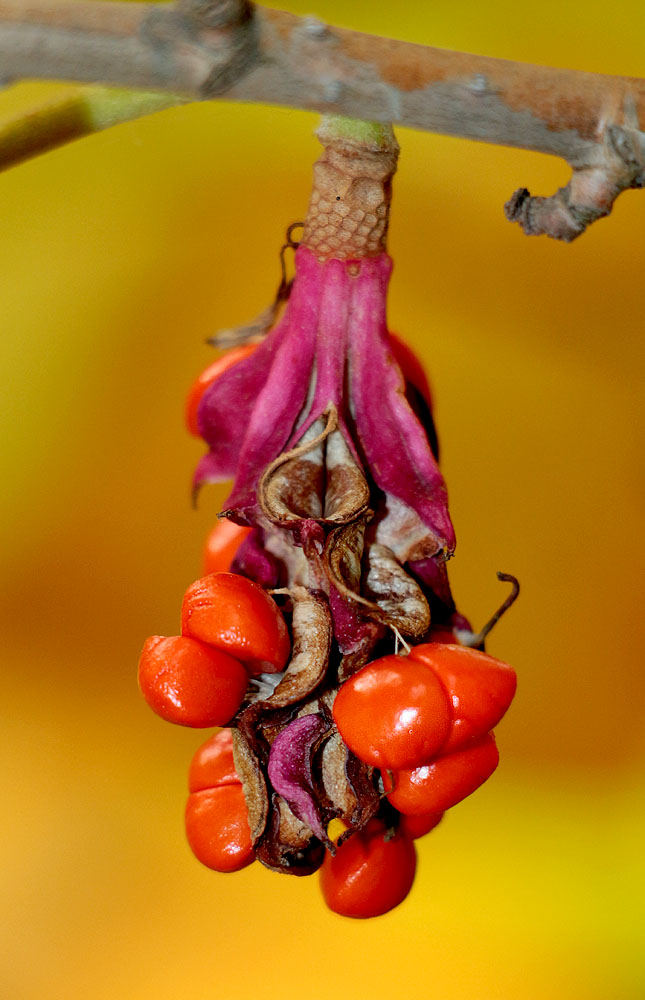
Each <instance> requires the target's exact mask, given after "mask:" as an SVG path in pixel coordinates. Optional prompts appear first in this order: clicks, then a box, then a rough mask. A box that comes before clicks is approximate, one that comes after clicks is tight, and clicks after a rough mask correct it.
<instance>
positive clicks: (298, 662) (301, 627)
mask: <svg viewBox="0 0 645 1000" xmlns="http://www.w3.org/2000/svg"><path fill="white" fill-rule="evenodd" d="M292 600H293V619H292V626H291V628H292V636H293V648H292V655H291V659H290V661H289V663H288V665H287V669H286V671H285V673H284V676H283V678H282V680H281V681H280V683H279V684H278V686H277V688H276V689H275V691H274V692H273V694H272V695H271V696H270V698H268V699H267V705H269V706H271V707H272V708H281V707H283V706H286V705H292V704H294V703H295V702H298V701H301V700H302V699H304V698H306V697H307V695H309V694H311V692H312V691H313V690H314V689H315V688H316V687H317V686H318V685H319V684H320V683H321V681H322V680H323V679H324V677H325V673H326V671H327V666H328V662H329V653H330V650H331V640H332V621H331V614H330V612H329V605H328V604H327V601H326V599H325V597H324V595H323V594H320V593H318V594H314V593H311V592H309V591H307V590H305V588H304V587H295V588H293V593H292Z"/></svg>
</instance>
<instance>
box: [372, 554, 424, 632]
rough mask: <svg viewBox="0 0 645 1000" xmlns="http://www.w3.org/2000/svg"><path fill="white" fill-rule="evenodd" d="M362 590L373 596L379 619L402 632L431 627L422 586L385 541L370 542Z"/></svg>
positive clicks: (421, 630) (422, 630) (419, 630)
mask: <svg viewBox="0 0 645 1000" xmlns="http://www.w3.org/2000/svg"><path fill="white" fill-rule="evenodd" d="M368 559H369V569H368V571H367V577H366V580H365V593H366V594H367V595H368V596H369V597H373V599H374V601H375V602H376V604H377V606H378V609H379V615H378V617H379V620H380V621H382V622H384V623H385V624H386V625H390V626H394V627H395V628H398V629H399V631H400V632H402V633H403V634H404V635H411V636H415V637H418V636H422V635H425V633H426V632H427V631H428V629H429V628H430V607H429V605H428V602H427V600H426V599H425V596H424V594H423V591H422V590H421V587H420V586H419V584H418V583H417V582H416V580H413V579H412V577H411V576H409V575H408V574H407V573H406V572H405V570H404V569H403V567H402V566H401V564H400V563H399V562H398V561H397V559H396V558H395V556H394V553H393V552H392V551H391V549H388V548H387V547H386V546H385V545H376V544H375V545H370V547H369V550H368Z"/></svg>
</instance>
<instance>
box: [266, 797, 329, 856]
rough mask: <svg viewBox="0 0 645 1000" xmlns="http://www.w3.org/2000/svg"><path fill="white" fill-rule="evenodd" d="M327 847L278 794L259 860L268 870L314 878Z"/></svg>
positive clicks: (274, 800) (271, 810) (272, 807)
mask: <svg viewBox="0 0 645 1000" xmlns="http://www.w3.org/2000/svg"><path fill="white" fill-rule="evenodd" d="M324 855H325V848H324V847H323V845H322V844H321V843H320V841H319V840H316V838H315V837H314V836H313V834H312V832H311V830H309V829H308V828H307V827H306V826H305V824H304V823H302V822H301V821H300V820H299V819H297V818H296V817H295V816H294V815H293V813H292V812H291V809H289V806H288V805H287V803H286V802H285V801H284V799H282V798H281V796H279V795H277V794H276V793H275V792H274V794H273V796H272V798H271V809H270V813H269V821H268V823H267V827H266V830H265V833H264V836H263V837H262V839H261V841H260V843H259V844H258V845H257V848H256V857H257V859H258V861H260V862H261V863H262V864H263V865H264V866H265V868H270V869H271V871H274V872H283V873H285V874H287V875H312V874H313V873H314V872H315V871H318V869H319V868H320V866H321V864H322V862H323V858H324Z"/></svg>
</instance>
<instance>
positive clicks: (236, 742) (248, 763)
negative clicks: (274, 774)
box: [231, 729, 269, 845]
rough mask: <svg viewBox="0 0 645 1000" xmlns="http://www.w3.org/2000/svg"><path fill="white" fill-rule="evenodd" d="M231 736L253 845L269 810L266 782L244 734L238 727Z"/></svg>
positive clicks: (261, 832)
mask: <svg viewBox="0 0 645 1000" xmlns="http://www.w3.org/2000/svg"><path fill="white" fill-rule="evenodd" d="M231 733H232V737H233V761H234V763H235V770H236V771H237V773H238V775H239V777H240V780H241V782H242V790H243V792H244V798H245V800H246V808H247V810H248V813H249V826H250V828H251V842H252V843H253V844H254V845H255V844H256V843H257V842H258V840H259V839H260V837H261V836H262V834H263V832H264V829H265V827H266V822H267V815H268V811H269V800H268V796H267V788H266V782H265V780H264V775H263V774H262V770H261V768H260V765H259V762H258V759H257V757H256V755H255V754H254V753H253V751H252V750H251V748H250V747H249V744H248V743H247V741H246V740H245V738H244V736H242V734H241V733H240V731H239V730H238V729H233V730H232V731H231Z"/></svg>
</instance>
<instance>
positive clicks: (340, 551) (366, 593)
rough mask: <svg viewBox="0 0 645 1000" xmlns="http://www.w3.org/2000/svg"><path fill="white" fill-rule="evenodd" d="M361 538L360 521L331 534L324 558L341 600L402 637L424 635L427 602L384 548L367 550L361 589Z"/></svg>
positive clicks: (428, 626) (381, 546) (426, 627)
mask: <svg viewBox="0 0 645 1000" xmlns="http://www.w3.org/2000/svg"><path fill="white" fill-rule="evenodd" d="M364 537H365V524H364V522H361V521H356V522H355V523H354V524H349V525H344V526H343V527H342V528H338V529H336V530H335V531H333V532H331V534H330V535H329V538H328V539H327V544H326V546H325V551H324V555H323V558H324V561H325V570H326V572H327V575H328V577H329V581H330V583H331V584H332V585H333V586H334V587H335V588H336V590H337V591H338V592H339V594H340V595H341V597H343V598H345V599H346V600H348V601H349V602H353V603H354V604H355V605H359V608H363V609H364V611H363V614H364V615H368V616H369V617H370V618H373V619H375V620H376V621H377V622H381V623H382V624H384V625H388V626H390V627H391V628H397V629H399V631H400V632H402V633H403V634H404V635H411V636H422V635H425V633H426V632H427V631H428V629H429V628H430V608H429V605H428V602H427V600H426V598H425V596H424V594H423V591H422V590H421V587H420V586H419V584H418V583H417V582H416V581H415V580H413V579H412V577H411V576H409V575H408V574H407V573H406V572H405V570H404V569H403V567H402V566H401V564H400V563H399V562H398V560H397V559H396V557H395V556H394V553H393V552H392V550H391V549H389V548H387V546H385V545H379V544H376V543H374V544H372V545H369V546H367V560H368V570H367V574H366V577H365V582H364V584H363V586H362V587H361V584H360V581H361V559H362V555H363V547H364ZM359 587H361V590H360V591H359ZM357 636H358V632H357ZM351 652H354V650H353V649H352V650H351Z"/></svg>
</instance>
